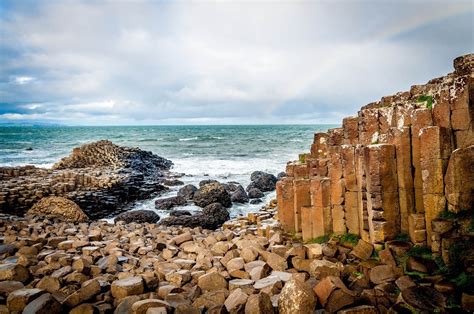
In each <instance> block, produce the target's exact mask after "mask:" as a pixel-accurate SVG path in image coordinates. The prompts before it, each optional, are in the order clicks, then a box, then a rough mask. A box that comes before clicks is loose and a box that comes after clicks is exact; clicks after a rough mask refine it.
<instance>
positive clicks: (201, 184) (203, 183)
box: [199, 179, 221, 188]
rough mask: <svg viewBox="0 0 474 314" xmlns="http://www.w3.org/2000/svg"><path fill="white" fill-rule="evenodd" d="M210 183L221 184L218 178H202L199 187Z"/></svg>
mask: <svg viewBox="0 0 474 314" xmlns="http://www.w3.org/2000/svg"><path fill="white" fill-rule="evenodd" d="M209 183H219V184H221V183H220V182H219V181H217V180H213V179H207V180H201V181H199V187H200V188H202V187H203V186H205V185H206V184H209Z"/></svg>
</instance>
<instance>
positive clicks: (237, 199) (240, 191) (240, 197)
mask: <svg viewBox="0 0 474 314" xmlns="http://www.w3.org/2000/svg"><path fill="white" fill-rule="evenodd" d="M230 200H231V201H232V202H233V203H241V204H245V203H248V201H249V197H248V195H247V192H245V189H244V188H243V186H241V185H239V186H238V187H237V188H236V190H235V191H233V192H232V194H231V195H230Z"/></svg>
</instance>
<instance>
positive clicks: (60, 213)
mask: <svg viewBox="0 0 474 314" xmlns="http://www.w3.org/2000/svg"><path fill="white" fill-rule="evenodd" d="M26 215H27V216H31V217H46V218H48V219H54V218H58V219H61V220H64V221H69V222H84V221H88V220H89V217H87V215H86V214H85V213H84V212H83V211H82V209H81V208H80V207H79V206H78V205H77V204H76V203H74V202H73V201H71V200H68V199H67V198H64V197H59V196H49V197H44V198H42V199H41V200H40V201H39V202H37V203H36V204H35V205H33V207H31V208H30V210H28V212H27V213H26Z"/></svg>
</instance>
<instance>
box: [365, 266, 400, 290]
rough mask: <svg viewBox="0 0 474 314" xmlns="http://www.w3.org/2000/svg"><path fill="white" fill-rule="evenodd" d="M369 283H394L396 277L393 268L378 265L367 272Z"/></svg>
mask: <svg viewBox="0 0 474 314" xmlns="http://www.w3.org/2000/svg"><path fill="white" fill-rule="evenodd" d="M369 277H370V281H371V282H373V283H374V284H376V285H378V284H381V283H385V282H389V281H395V279H397V276H396V274H395V272H394V271H393V268H392V267H391V266H388V265H379V266H375V267H373V268H372V269H371V270H370V272H369Z"/></svg>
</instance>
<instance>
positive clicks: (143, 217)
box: [114, 210, 160, 224]
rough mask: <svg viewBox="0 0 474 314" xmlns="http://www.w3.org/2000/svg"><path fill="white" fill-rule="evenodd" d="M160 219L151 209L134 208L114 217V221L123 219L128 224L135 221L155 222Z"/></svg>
mask: <svg viewBox="0 0 474 314" xmlns="http://www.w3.org/2000/svg"><path fill="white" fill-rule="evenodd" d="M159 220H160V216H159V215H158V214H157V213H155V212H154V211H151V210H134V211H129V212H125V213H122V214H120V215H118V216H117V217H115V219H114V221H115V222H118V221H124V222H125V223H127V224H129V223H132V222H136V223H156V222H158V221H159Z"/></svg>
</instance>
